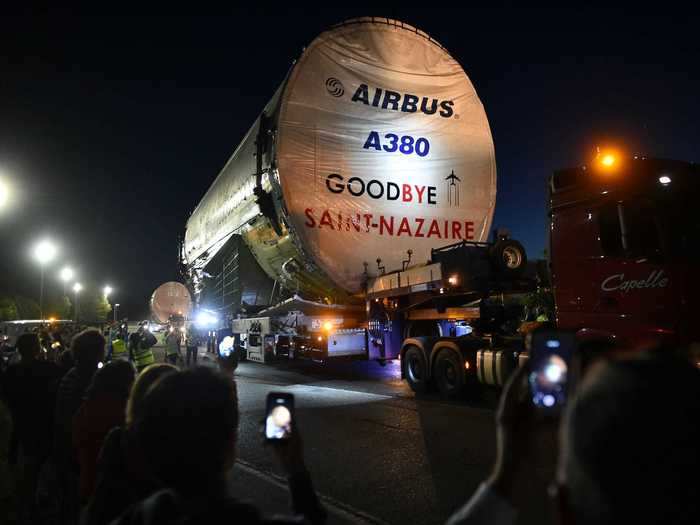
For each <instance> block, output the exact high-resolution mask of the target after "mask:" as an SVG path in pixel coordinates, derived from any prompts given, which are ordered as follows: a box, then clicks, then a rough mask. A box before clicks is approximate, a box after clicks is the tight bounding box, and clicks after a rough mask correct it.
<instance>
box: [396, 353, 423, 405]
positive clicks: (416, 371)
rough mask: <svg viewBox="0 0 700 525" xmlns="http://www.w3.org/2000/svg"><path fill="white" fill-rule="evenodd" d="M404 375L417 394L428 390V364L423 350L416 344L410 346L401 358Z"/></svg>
mask: <svg viewBox="0 0 700 525" xmlns="http://www.w3.org/2000/svg"><path fill="white" fill-rule="evenodd" d="M401 365H402V366H403V375H404V377H405V378H406V380H407V381H408V385H409V386H410V387H411V390H413V391H414V392H415V393H416V394H425V393H426V392H427V391H428V364H427V363H426V360H425V356H424V355H423V351H422V350H421V349H420V348H418V347H415V346H409V347H408V350H406V353H405V354H404V356H403V358H402V359H401Z"/></svg>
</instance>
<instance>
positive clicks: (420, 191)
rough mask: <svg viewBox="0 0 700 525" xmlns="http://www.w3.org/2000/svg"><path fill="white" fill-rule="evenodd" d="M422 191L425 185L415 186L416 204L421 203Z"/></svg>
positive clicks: (423, 191)
mask: <svg viewBox="0 0 700 525" xmlns="http://www.w3.org/2000/svg"><path fill="white" fill-rule="evenodd" d="M424 193H425V186H416V195H418V204H423V194H424ZM416 237H417V236H416Z"/></svg>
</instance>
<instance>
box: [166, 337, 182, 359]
mask: <svg viewBox="0 0 700 525" xmlns="http://www.w3.org/2000/svg"><path fill="white" fill-rule="evenodd" d="M178 342H179V341H178V338H177V336H174V335H168V337H166V338H165V353H166V354H167V355H177V354H178Z"/></svg>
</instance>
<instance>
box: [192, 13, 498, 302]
mask: <svg viewBox="0 0 700 525" xmlns="http://www.w3.org/2000/svg"><path fill="white" fill-rule="evenodd" d="M495 198H496V166H495V157H494V148H493V141H492V138H491V132H490V129H489V124H488V121H487V118H486V113H485V111H484V108H483V106H482V104H481V102H480V100H479V98H478V97H477V94H476V92H475V90H474V87H473V86H472V84H471V82H470V80H469V78H468V77H467V75H466V74H465V72H464V70H463V69H462V67H461V66H460V65H459V63H458V62H457V61H456V60H455V59H454V58H452V57H451V56H450V54H449V53H448V52H447V50H445V49H444V48H443V47H442V46H441V45H440V44H438V43H437V42H436V41H435V40H433V39H432V38H430V37H429V36H428V35H427V34H425V33H423V32H422V31H420V30H418V29H416V28H414V27H412V26H409V25H407V24H403V23H401V22H397V21H394V20H390V19H384V18H381V19H380V18H362V19H355V20H350V21H347V22H345V23H342V24H339V25H337V26H335V27H333V28H331V29H330V30H328V31H326V32H324V33H322V34H321V35H319V36H318V37H317V38H316V39H315V40H314V41H313V42H312V43H311V44H310V45H309V46H308V47H307V48H306V49H305V50H304V52H303V53H302V55H301V57H300V58H299V60H298V61H297V62H296V64H295V65H294V66H293V67H292V69H291V70H290V72H289V73H288V75H287V76H286V78H285V79H284V81H283V83H282V85H281V86H280V87H279V88H278V90H277V92H276V93H275V94H274V96H273V97H272V100H271V101H270V102H269V103H268V105H267V106H266V107H265V108H264V111H263V112H262V114H261V115H260V117H259V118H258V119H257V120H256V121H255V123H254V124H253V126H252V127H251V128H250V130H249V131H248V133H247V135H246V136H245V137H244V139H243V141H242V142H241V143H240V145H239V146H238V147H237V148H236V150H235V151H234V153H233V155H232V156H231V158H230V159H229V160H228V162H227V163H226V165H225V166H224V168H223V169H222V171H221V173H220V174H219V175H218V177H217V178H216V180H215V181H214V183H213V184H212V185H211V187H210V188H209V190H208V191H207V193H206V194H205V195H204V197H203V198H202V200H201V202H200V203H199V205H198V206H197V208H196V209H195V210H194V212H193V213H192V215H191V217H190V218H189V220H188V222H187V230H186V233H185V241H184V244H183V252H182V258H183V262H184V263H185V264H186V265H187V267H188V268H189V270H190V271H191V273H192V275H193V277H194V278H195V280H196V277H197V272H198V271H199V270H201V269H203V268H204V267H205V266H206V264H207V262H208V261H209V260H211V258H212V257H214V256H215V255H216V253H217V251H218V250H220V249H221V248H222V247H223V246H224V244H225V243H226V241H227V240H228V239H229V238H231V236H232V235H236V234H239V235H241V236H242V238H243V240H244V241H245V243H246V244H247V246H248V247H249V248H250V250H251V252H252V253H253V255H254V256H255V258H256V260H257V261H258V263H259V264H260V266H261V267H262V269H263V270H264V271H265V273H266V274H267V275H269V276H270V277H271V278H272V279H274V280H276V281H278V282H279V283H280V284H281V285H282V286H284V287H285V288H287V289H288V290H294V291H298V292H301V293H303V294H305V295H307V296H309V297H312V298H319V297H321V298H322V297H333V298H334V299H336V300H337V299H339V298H342V297H343V296H348V295H351V294H357V293H358V292H361V291H362V290H363V285H364V282H365V280H366V278H367V277H368V276H375V275H377V274H378V272H379V271H380V270H379V266H385V267H386V268H396V267H400V266H401V263H402V261H403V260H405V259H406V258H407V255H406V254H407V251H408V250H412V262H414V263H422V262H425V261H427V260H428V259H429V257H430V250H431V249H432V248H435V247H439V246H444V245H445V244H449V243H452V242H457V241H460V240H474V241H485V240H486V239H487V237H488V233H489V230H490V227H491V219H492V215H493V211H494V205H495ZM377 259H381V263H380V264H378V263H377Z"/></svg>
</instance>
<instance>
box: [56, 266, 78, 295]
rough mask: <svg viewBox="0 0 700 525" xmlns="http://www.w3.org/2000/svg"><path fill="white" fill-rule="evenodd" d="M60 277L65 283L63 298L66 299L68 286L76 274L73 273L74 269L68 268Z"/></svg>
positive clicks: (65, 268)
mask: <svg viewBox="0 0 700 525" xmlns="http://www.w3.org/2000/svg"><path fill="white" fill-rule="evenodd" d="M59 275H60V277H61V281H63V296H64V297H65V295H66V286H67V285H68V283H69V282H70V281H71V280H72V279H73V277H74V275H75V273H74V272H73V269H72V268H71V267H70V266H66V267H64V268H63V269H62V270H61V273H60V274H59Z"/></svg>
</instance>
